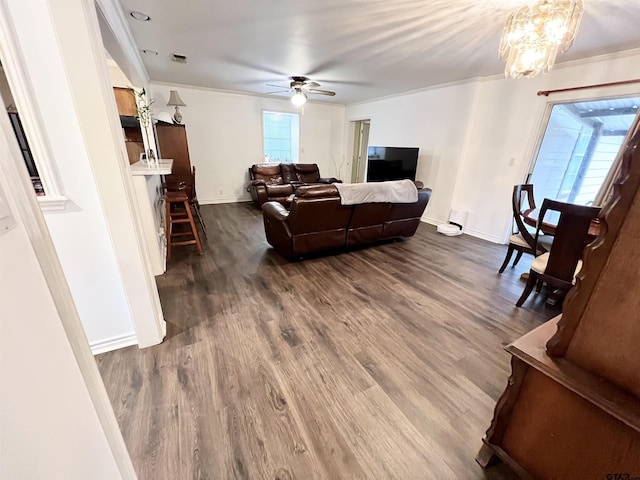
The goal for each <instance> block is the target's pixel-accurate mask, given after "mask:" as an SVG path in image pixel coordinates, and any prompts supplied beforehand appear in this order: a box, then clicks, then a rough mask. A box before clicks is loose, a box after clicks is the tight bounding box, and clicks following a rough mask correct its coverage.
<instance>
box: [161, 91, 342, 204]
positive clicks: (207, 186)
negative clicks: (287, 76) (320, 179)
mask: <svg viewBox="0 0 640 480" xmlns="http://www.w3.org/2000/svg"><path fill="white" fill-rule="evenodd" d="M169 90H177V91H178V93H179V94H180V97H181V98H182V100H183V101H184V103H186V104H187V106H186V107H181V108H180V111H181V112H182V115H183V120H182V121H183V123H184V124H185V127H186V131H187V139H188V144H189V155H190V157H191V164H192V165H194V166H195V167H196V171H197V172H196V185H197V191H198V200H199V201H200V203H224V202H235V201H243V200H250V197H249V194H248V193H247V192H246V191H245V187H246V185H247V182H248V178H249V177H248V173H247V169H248V168H249V167H250V166H251V165H253V164H254V163H262V162H264V152H263V147H262V111H263V110H270V111H280V112H291V113H299V112H300V110H299V109H298V108H296V107H295V106H294V105H293V104H292V103H291V102H290V101H289V100H287V99H281V98H278V97H273V98H267V97H261V96H255V95H244V94H236V93H229V92H220V91H215V90H207V89H201V88H195V87H187V86H183V85H168V84H159V83H153V82H152V83H151V86H150V91H151V97H152V98H153V100H154V104H153V110H154V112H159V111H166V112H170V113H173V107H167V106H166V104H167V100H168V98H169ZM344 111H345V108H344V107H343V106H340V105H326V104H320V103H314V102H307V103H306V104H305V106H304V115H302V116H301V117H300V149H301V152H300V162H301V163H317V164H318V166H319V168H320V174H321V175H322V176H325V177H329V176H334V175H338V176H340V177H341V178H343V179H344V178H346V177H345V175H346V171H347V170H346V167H345V164H344V161H343V158H344V157H343V155H344V154H343V134H344V128H343V127H344ZM341 163H342V169H340V164H341Z"/></svg>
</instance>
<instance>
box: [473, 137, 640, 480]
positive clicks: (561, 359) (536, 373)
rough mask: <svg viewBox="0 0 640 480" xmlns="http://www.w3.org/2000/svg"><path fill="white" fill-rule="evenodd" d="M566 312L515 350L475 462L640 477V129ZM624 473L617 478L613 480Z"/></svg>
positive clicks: (537, 471) (541, 473) (537, 474)
mask: <svg viewBox="0 0 640 480" xmlns="http://www.w3.org/2000/svg"><path fill="white" fill-rule="evenodd" d="M601 223H602V230H603V233H602V236H601V237H600V238H598V239H597V240H596V241H595V242H593V243H592V244H591V245H589V246H588V247H587V249H586V251H585V263H584V268H583V270H582V271H581V272H580V274H579V275H578V280H577V283H576V286H575V287H574V288H573V289H572V290H571V292H570V293H569V295H568V296H567V299H566V301H565V305H564V307H563V312H562V314H561V315H560V316H559V317H557V318H555V319H554V320H551V321H550V322H547V323H546V324H544V325H542V326H540V327H538V328H537V329H535V330H533V331H532V332H530V333H528V334H527V335H525V336H523V337H522V338H520V339H518V340H516V341H515V342H513V343H512V344H510V345H509V346H507V348H506V349H507V351H508V352H509V353H510V354H511V355H512V357H513V358H512V374H511V377H510V378H509V381H508V385H507V388H506V390H505V392H504V393H503V395H502V397H501V398H500V400H499V401H498V404H497V405H496V409H495V413H494V417H493V420H492V422H491V426H490V427H489V430H488V431H487V434H486V436H485V438H484V439H483V443H484V444H483V446H482V449H481V450H480V453H479V454H478V457H477V460H478V463H480V464H481V465H483V466H487V465H488V464H490V463H491V462H493V461H495V460H498V459H500V460H502V461H504V462H506V463H508V464H509V465H510V466H511V467H512V468H513V470H515V471H516V473H518V474H519V475H520V476H521V477H523V478H602V479H606V478H632V479H633V478H640V242H638V238H640V130H639V129H636V132H635V135H634V137H633V138H632V140H631V142H630V143H629V145H628V146H627V148H626V150H625V154H624V160H623V166H622V174H621V176H620V180H618V183H617V184H616V188H615V191H614V198H613V200H612V201H611V202H609V205H608V206H607V207H605V208H603V211H602V213H601ZM616 475H618V476H616Z"/></svg>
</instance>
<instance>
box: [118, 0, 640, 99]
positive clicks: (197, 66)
mask: <svg viewBox="0 0 640 480" xmlns="http://www.w3.org/2000/svg"><path fill="white" fill-rule="evenodd" d="M121 3H122V6H123V9H124V11H125V13H126V15H127V17H128V18H127V20H128V23H129V25H130V27H131V30H132V32H133V35H134V39H135V41H136V44H137V46H138V48H139V49H140V50H141V51H142V50H145V49H146V50H153V51H156V52H158V55H142V60H143V61H144V64H145V66H146V68H147V71H148V72H149V75H150V77H151V79H152V80H153V81H160V82H167V83H178V84H185V85H193V86H199V87H206V88H215V89H222V90H232V91H240V92H248V93H255V94H265V93H267V92H269V91H272V90H273V88H271V87H268V86H267V84H268V83H271V84H282V85H288V83H289V80H288V77H289V76H291V75H305V76H307V77H309V78H311V79H312V80H314V81H316V82H318V83H320V84H321V87H320V88H323V89H327V90H333V91H335V92H336V96H335V97H322V98H317V97H316V98H315V99H314V100H316V101H323V102H331V103H340V104H350V103H356V102H361V101H366V100H370V99H373V98H378V97H383V96H386V95H393V94H398V93H402V92H407V91H411V90H416V89H420V88H425V87H429V86H432V85H438V84H443V83H449V82H455V81H461V80H465V79H469V78H473V77H479V76H488V75H494V74H501V73H502V72H503V70H504V64H503V62H502V61H501V60H500V59H499V58H498V45H499V42H500V36H501V34H502V28H503V26H504V22H505V20H506V19H507V17H508V15H509V14H510V13H511V11H513V10H514V9H516V8H518V7H520V6H522V5H523V4H525V3H527V2H525V1H524V0H373V1H367V2H363V1H362V0H325V1H322V2H320V1H318V2H311V1H300V0H245V1H242V2H234V1H230V0H216V1H207V0H190V1H187V2H181V1H166V2H158V1H157V0H121ZM132 11H137V12H144V13H145V14H147V15H149V16H150V17H151V20H150V21H147V22H140V21H136V20H134V19H133V18H132V17H131V16H130V15H129V13H130V12H132ZM638 25H640V2H630V1H627V0H585V14H584V17H583V20H582V25H581V27H580V30H579V31H578V35H577V38H576V41H575V44H574V45H573V46H572V47H571V49H569V51H568V52H567V53H565V54H563V55H560V56H559V57H558V63H561V62H566V61H569V60H576V59H581V58H587V57H591V56H595V55H600V54H606V53H613V52H618V51H623V50H629V49H633V48H638V47H640V29H639V28H638ZM173 54H179V55H185V56H186V57H187V58H188V62H187V63H186V64H180V63H176V62H174V61H172V56H173ZM514 81H515V80H514ZM518 81H526V80H518ZM283 95H285V96H286V94H283Z"/></svg>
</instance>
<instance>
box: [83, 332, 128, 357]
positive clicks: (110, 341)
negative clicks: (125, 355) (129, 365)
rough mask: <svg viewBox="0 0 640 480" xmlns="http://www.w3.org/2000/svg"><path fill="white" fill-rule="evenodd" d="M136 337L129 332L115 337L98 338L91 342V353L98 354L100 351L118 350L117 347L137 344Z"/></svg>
mask: <svg viewBox="0 0 640 480" xmlns="http://www.w3.org/2000/svg"><path fill="white" fill-rule="evenodd" d="M137 344H138V338H137V337H136V334H135V333H129V334H127V335H118V336H116V337H111V338H107V339H105V340H99V341H97V342H91V343H90V344H89V346H90V347H91V353H93V354H94V355H98V354H100V353H106V352H111V351H113V350H118V349H119V348H124V347H130V346H131V345H137Z"/></svg>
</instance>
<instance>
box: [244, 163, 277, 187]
mask: <svg viewBox="0 0 640 480" xmlns="http://www.w3.org/2000/svg"><path fill="white" fill-rule="evenodd" d="M251 171H252V172H253V178H254V180H264V182H265V183H267V184H269V185H282V184H283V183H284V182H283V180H282V172H281V170H280V164H273V163H261V164H258V165H253V166H252V167H251Z"/></svg>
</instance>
